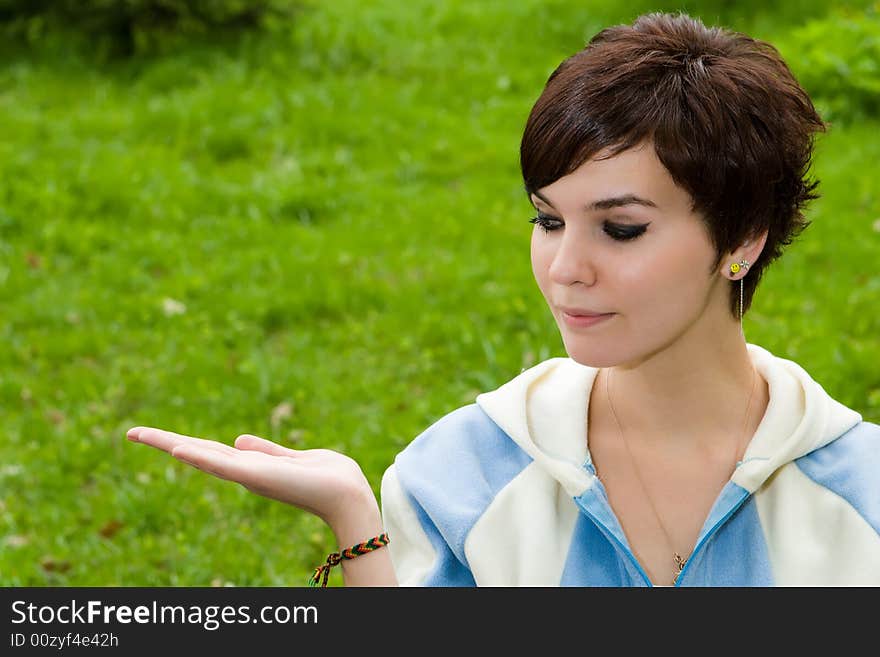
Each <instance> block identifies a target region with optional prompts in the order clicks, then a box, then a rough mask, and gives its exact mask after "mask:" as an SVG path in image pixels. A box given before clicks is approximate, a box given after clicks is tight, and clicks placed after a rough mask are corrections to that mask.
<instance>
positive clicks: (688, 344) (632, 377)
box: [597, 320, 769, 448]
mask: <svg viewBox="0 0 880 657" xmlns="http://www.w3.org/2000/svg"><path fill="white" fill-rule="evenodd" d="M601 375H604V376H605V377H608V376H609V375H610V379H609V380H610V383H611V385H610V388H609V393H610V396H611V401H612V404H613V408H614V412H615V413H616V415H617V417H618V419H619V422H620V424H621V426H622V428H623V430H624V431H626V435H627V437H628V438H630V437H631V438H630V439H631V440H632V441H633V442H643V441H659V440H662V441H663V442H664V444H665V445H667V446H672V445H677V446H680V447H681V448H689V447H697V448H699V447H709V448H711V447H713V446H714V445H713V444H709V445H707V444H706V443H707V442H710V443H714V442H716V441H717V440H719V439H720V440H724V441H725V442H728V441H729V440H731V439H732V440H734V441H735V442H737V443H738V442H739V441H740V439H741V437H742V434H743V433H744V432H745V433H748V435H749V436H750V435H751V434H752V433H753V432H754V430H755V429H756V428H757V425H758V424H759V423H760V420H761V418H762V417H763V415H764V411H765V410H766V408H767V403H768V401H769V395H768V389H767V387H766V382H765V381H764V380H763V378H761V377H760V375H759V374H758V373H757V371H756V370H755V368H754V366H753V365H752V361H751V358H750V356H749V353H748V348H747V345H746V340H745V337H744V336H743V334H742V330H741V328H740V323H739V321H738V320H732V321H726V320H724V321H722V322H715V323H714V324H710V323H708V322H707V323H705V324H704V325H703V326H700V325H699V324H695V325H693V326H692V327H691V331H690V332H689V334H686V335H682V336H680V337H679V338H678V339H677V340H676V341H675V342H674V343H673V344H671V345H667V346H666V347H665V348H663V349H662V350H659V351H657V352H655V353H653V354H650V355H649V356H647V357H645V358H642V359H640V360H639V361H637V362H629V363H623V364H620V365H617V366H615V367H613V368H611V369H610V370H603V371H601V372H600V376H601ZM597 382H598V383H600V384H601V385H600V389H604V388H603V386H604V385H605V381H604V379H603V380H602V381H601V382H600V381H599V380H598V379H597ZM606 401H607V400H606ZM750 401H751V403H749V402H750ZM747 408H748V414H746V411H747ZM719 437H720V438H719Z"/></svg>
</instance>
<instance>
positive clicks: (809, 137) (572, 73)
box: [520, 12, 830, 317]
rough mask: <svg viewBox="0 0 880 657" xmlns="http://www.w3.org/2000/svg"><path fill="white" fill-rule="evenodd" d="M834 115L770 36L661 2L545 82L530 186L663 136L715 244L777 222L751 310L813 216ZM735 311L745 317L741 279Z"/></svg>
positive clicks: (528, 140)
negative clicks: (819, 137) (814, 165)
mask: <svg viewBox="0 0 880 657" xmlns="http://www.w3.org/2000/svg"><path fill="white" fill-rule="evenodd" d="M828 125H830V124H826V123H825V122H824V121H823V120H822V118H821V117H820V116H819V114H818V112H817V111H816V108H815V107H814V106H813V103H812V101H811V100H810V98H809V96H808V95H807V93H806V91H804V89H803V88H801V86H800V84H798V82H797V80H796V79H795V77H794V75H793V74H792V72H791V71H790V70H789V68H788V66H787V65H786V63H785V62H784V61H783V59H782V57H781V56H780V54H779V52H778V50H777V49H776V48H775V47H774V46H773V45H771V44H769V43H767V42H765V41H760V40H757V39H754V38H752V37H750V36H748V35H745V34H742V33H740V32H734V31H731V30H728V29H726V28H721V27H711V28H709V27H706V26H705V25H704V24H703V23H702V22H701V21H700V20H699V19H697V18H692V17H691V16H689V15H687V14H684V13H681V12H679V13H676V14H668V13H660V12H652V13H648V14H644V15H642V16H639V17H638V18H637V19H636V20H635V21H634V22H633V23H632V24H631V25H615V26H612V27H608V28H605V29H603V30H602V31H601V32H599V33H597V34H596V35H595V36H594V37H593V38H592V39H591V40H590V42H589V43H588V44H587V45H586V47H584V48H583V49H582V50H580V51H579V52H577V53H575V54H574V55H572V56H570V57H568V58H567V59H565V60H564V61H563V62H562V63H561V64H560V65H559V66H558V67H557V68H556V70H554V71H553V73H552V74H551V75H550V77H549V78H548V80H547V84H546V85H545V87H544V91H543V92H542V93H541V96H540V97H539V98H538V100H537V102H536V103H535V105H534V107H533V108H532V111H531V113H530V114H529V118H528V120H527V122H526V126H525V130H524V133H523V138H522V144H521V147H520V166H521V169H522V175H523V181H524V183H525V190H526V193H527V194H531V193H533V192H535V191H537V190H538V189H540V188H542V187H544V186H546V185H549V184H551V183H552V182H554V181H555V180H557V179H559V178H561V177H562V176H565V175H567V174H569V173H571V172H572V171H574V170H575V169H577V168H578V167H579V166H580V165H581V164H583V163H584V162H586V161H587V160H588V159H590V158H591V157H594V156H596V154H597V153H600V152H601V151H603V150H605V149H608V150H609V153H608V154H607V155H606V156H605V157H602V158H600V159H606V158H607V157H613V156H614V155H616V154H618V153H620V152H621V151H624V150H626V149H628V148H631V147H633V146H635V145H637V144H639V143H640V142H642V141H643V140H646V139H647V140H650V141H652V142H653V145H654V149H655V151H656V153H657V157H658V159H659V160H660V161H661V162H662V163H663V165H664V166H665V167H666V169H667V170H668V171H669V173H670V174H671V176H672V178H673V180H674V181H675V182H676V184H678V185H679V186H681V187H683V188H684V189H685V190H687V191H688V193H689V194H690V195H691V197H692V199H693V207H692V211H696V212H698V213H699V214H701V215H702V217H703V218H704V221H705V223H706V228H707V229H708V232H709V235H710V237H711V240H712V242H713V245H714V247H715V250H716V253H717V256H718V257H717V259H716V261H715V264H714V265H713V267H712V269H711V270H710V272H711V271H715V268H717V267H718V265H719V264H720V262H721V258H722V256H723V254H724V253H726V252H729V251H732V250H734V249H736V248H737V247H738V246H739V245H740V244H742V243H743V241H745V240H746V239H747V238H749V237H757V236H759V235H761V233H763V232H764V230H767V231H768V234H767V242H766V244H765V246H764V250H763V252H762V253H761V256H760V257H759V258H758V261H757V262H756V263H755V264H754V265H753V266H752V267H750V268H749V271H748V275H747V276H746V277H745V279H744V282H743V312H745V311H746V310H747V309H748V308H749V306H750V305H751V301H752V296H753V294H754V292H755V288H756V287H757V285H758V282H759V281H760V279H761V275H762V273H763V271H764V269H765V268H766V267H767V265H769V264H770V263H771V262H773V261H774V260H775V259H776V258H778V257H779V256H780V255H781V254H782V249H783V247H784V246H786V245H788V244H790V243H791V242H792V241H793V239H794V238H795V237H797V235H799V234H800V232H801V231H802V230H803V229H804V228H806V227H807V226H808V225H809V224H810V222H809V221H807V220H805V218H804V215H803V212H802V210H803V208H804V207H805V205H806V204H807V203H808V202H809V201H811V200H813V199H817V198H819V196H820V195H819V194H818V193H815V188H816V187H817V186H818V184H819V181H818V180H816V181H813V182H810V181H808V180H807V179H806V175H807V171H808V169H809V167H810V164H811V158H812V152H813V142H814V136H813V133H815V132H824V131H825V130H826V129H827V127H828ZM730 309H731V312H732V313H733V315H734V317H738V316H739V283H738V282H731V289H730Z"/></svg>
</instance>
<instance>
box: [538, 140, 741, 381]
mask: <svg viewBox="0 0 880 657" xmlns="http://www.w3.org/2000/svg"><path fill="white" fill-rule="evenodd" d="M538 192H539V194H540V196H542V197H543V199H542V198H540V197H539V196H536V195H535V194H533V195H532V197H531V200H532V203H533V204H534V205H535V208H536V209H537V210H538V218H537V219H538V220H539V221H543V223H544V224H545V226H546V227H547V228H549V229H550V230H549V232H545V230H544V228H542V227H541V225H539V224H538V223H536V225H535V228H534V230H533V232H532V242H531V256H532V271H533V272H534V275H535V279H536V281H537V283H538V287H539V288H540V289H541V293H542V294H543V295H544V298H545V299H546V300H547V303H548V305H549V306H550V310H551V311H552V312H553V316H554V317H555V318H556V323H557V324H558V325H559V330H560V332H561V334H562V339H563V342H564V344H565V349H566V352H567V353H568V355H569V357H571V358H572V359H573V360H575V361H576V362H578V363H581V364H583V365H589V366H591V367H608V366H612V365H617V364H620V363H634V364H635V363H638V362H641V361H643V360H645V359H647V358H649V357H650V356H652V355H653V354H655V353H657V352H659V351H661V350H663V349H665V348H666V347H668V346H670V345H672V344H673V343H675V342H676V341H678V340H680V339H681V338H682V337H687V338H693V339H697V340H699V339H700V336H702V337H703V338H706V337H709V338H711V334H712V332H713V331H715V330H716V329H717V328H718V327H720V326H721V325H722V324H721V323H722V322H736V323H737V324H738V322H737V320H735V319H734V318H733V317H732V315H731V313H730V311H729V309H728V305H727V304H728V300H727V294H728V286H729V285H730V283H729V280H728V279H727V278H725V277H724V276H722V275H721V269H722V268H723V267H724V266H726V265H727V264H728V263H727V261H726V260H722V262H721V264H720V265H719V268H718V271H717V272H716V273H714V274H711V275H710V274H709V267H710V266H711V265H712V264H713V262H714V260H715V252H714V249H713V247H712V243H711V241H710V238H709V235H708V232H707V229H706V228H705V227H704V226H703V224H702V222H701V220H700V218H699V215H697V214H695V213H692V212H691V209H690V206H691V197H690V195H689V194H688V193H687V192H686V191H685V190H684V189H682V188H680V187H678V186H676V184H675V183H674V182H673V180H672V177H671V176H670V175H669V172H668V171H667V170H666V168H665V167H664V166H663V165H662V164H661V163H660V160H659V159H657V156H656V154H655V152H654V148H653V145H652V144H651V143H650V142H645V143H643V144H641V145H639V146H636V147H634V148H632V149H630V150H628V151H624V152H623V153H620V154H619V155H617V156H615V157H614V158H611V159H608V160H602V161H597V160H588V161H587V162H585V163H584V164H582V165H581V166H580V167H579V168H578V169H576V170H575V171H574V172H572V173H571V174H569V175H567V176H564V177H563V178H560V179H559V180H557V181H556V182H554V183H552V184H551V185H547V186H546V187H543V188H542V189H540V190H538ZM624 197H632V198H637V199H642V200H643V202H635V203H633V202H629V203H626V204H622V205H618V204H617V203H610V202H605V201H606V199H614V198H624ZM594 204H595V207H590V206H594ZM627 237H629V238H630V239H626V238H627ZM565 308H568V309H569V310H571V311H572V312H577V311H580V312H582V313H585V312H591V313H611V314H610V315H609V316H607V317H604V318H602V319H600V321H594V322H593V323H592V324H589V323H588V322H586V321H584V320H583V319H581V320H577V319H574V320H572V319H569V318H567V314H566V312H565V310H564V309H565ZM700 327H701V328H702V329H705V330H700ZM737 330H738V329H737Z"/></svg>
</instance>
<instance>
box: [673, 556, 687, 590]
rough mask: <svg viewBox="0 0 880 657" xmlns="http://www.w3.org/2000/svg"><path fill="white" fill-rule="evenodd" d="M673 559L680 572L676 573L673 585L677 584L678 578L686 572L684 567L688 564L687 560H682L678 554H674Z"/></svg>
mask: <svg viewBox="0 0 880 657" xmlns="http://www.w3.org/2000/svg"><path fill="white" fill-rule="evenodd" d="M672 558H673V559H674V560H675V565H676V566H678V572H677V573H675V577H673V578H672V583H673V584H675V583H676V582H677V581H678V576H679V575H681V571H682V570H684V565H685V564H686V563H687V559H682V558H681V555H680V554H679V553H678V552H673V553H672Z"/></svg>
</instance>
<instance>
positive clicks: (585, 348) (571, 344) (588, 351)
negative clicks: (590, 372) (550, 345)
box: [563, 337, 620, 367]
mask: <svg viewBox="0 0 880 657" xmlns="http://www.w3.org/2000/svg"><path fill="white" fill-rule="evenodd" d="M563 343H564V344H565V352H566V353H567V354H568V357H569V358H571V359H572V360H573V361H574V362H576V363H578V364H579V365H586V366H587V367H612V366H614V365H617V363H618V362H620V359H619V358H617V357H616V355H615V354H614V353H613V352H610V351H609V350H608V349H605V348H604V341H603V340H595V341H593V342H592V344H584V339H583V338H582V337H578V338H574V339H573V340H571V341H566V340H565V339H563Z"/></svg>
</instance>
